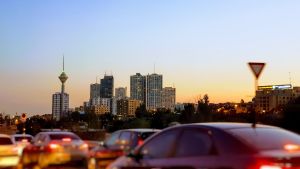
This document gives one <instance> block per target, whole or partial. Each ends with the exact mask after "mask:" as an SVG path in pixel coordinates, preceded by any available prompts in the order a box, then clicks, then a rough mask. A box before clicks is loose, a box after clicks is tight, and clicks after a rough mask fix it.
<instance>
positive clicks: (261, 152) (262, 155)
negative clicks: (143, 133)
mask: <svg viewBox="0 0 300 169" xmlns="http://www.w3.org/2000/svg"><path fill="white" fill-rule="evenodd" d="M121 168H122V169H126V168H139V169H143V168H144V169H146V168H147V169H148V168H160V169H163V168H168V169H170V168H194V169H196V168H210V169H213V168H223V169H225V168H226V169H298V168H300V136H299V135H298V134H295V133H293V132H290V131H287V130H284V129H282V128H278V127H274V126H268V125H261V124H256V125H253V124H249V123H197V124H181V125H178V126H174V127H169V128H167V129H164V130H163V131H161V132H159V133H157V134H155V135H153V136H151V137H150V138H148V139H147V140H146V141H145V142H144V144H143V145H141V146H139V147H137V148H136V149H134V150H133V152H132V153H130V154H128V155H127V156H122V157H120V158H118V159H117V160H116V161H114V162H113V163H111V164H110V165H109V166H108V167H107V169H121Z"/></svg>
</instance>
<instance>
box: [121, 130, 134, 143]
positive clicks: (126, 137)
mask: <svg viewBox="0 0 300 169" xmlns="http://www.w3.org/2000/svg"><path fill="white" fill-rule="evenodd" d="M130 140H131V132H129V131H123V132H122V133H121V135H120V137H119V140H118V144H122V145H123V144H129V143H130Z"/></svg>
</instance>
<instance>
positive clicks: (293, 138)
mask: <svg viewBox="0 0 300 169" xmlns="http://www.w3.org/2000/svg"><path fill="white" fill-rule="evenodd" d="M228 131H229V133H231V134H232V135H234V136H236V137H237V138H239V139H240V140H242V141H243V142H246V143H248V144H250V146H252V147H254V148H255V149H257V150H280V149H284V147H285V145H289V144H292V145H300V135H298V134H295V133H292V132H289V131H286V130H283V129H279V128H239V129H230V130H228Z"/></svg>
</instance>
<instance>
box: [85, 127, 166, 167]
mask: <svg viewBox="0 0 300 169" xmlns="http://www.w3.org/2000/svg"><path fill="white" fill-rule="evenodd" d="M158 131H160V130H158V129H125V130H118V131H116V132H114V133H112V134H111V136H110V137H109V138H108V139H107V140H105V141H104V143H103V145H102V146H99V147H96V148H94V149H92V150H91V151H90V160H89V169H95V168H96V169H102V168H105V167H106V166H107V165H108V164H110V163H111V162H112V161H114V160H115V159H117V158H118V157H120V156H122V155H124V154H125V153H127V152H130V151H131V150H132V149H133V148H135V147H136V146H137V145H141V144H142V143H143V142H144V140H145V139H146V138H148V137H149V136H150V135H152V134H154V133H156V132H158Z"/></svg>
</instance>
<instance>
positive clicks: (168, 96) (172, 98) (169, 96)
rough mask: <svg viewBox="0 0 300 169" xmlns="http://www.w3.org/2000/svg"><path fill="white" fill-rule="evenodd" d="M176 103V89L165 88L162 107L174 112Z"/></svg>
mask: <svg viewBox="0 0 300 169" xmlns="http://www.w3.org/2000/svg"><path fill="white" fill-rule="evenodd" d="M175 103H176V89H175V88H172V87H165V88H163V90H162V95H161V104H162V105H161V107H162V108H166V109H170V110H171V111H172V112H173V111H174V109H175Z"/></svg>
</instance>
